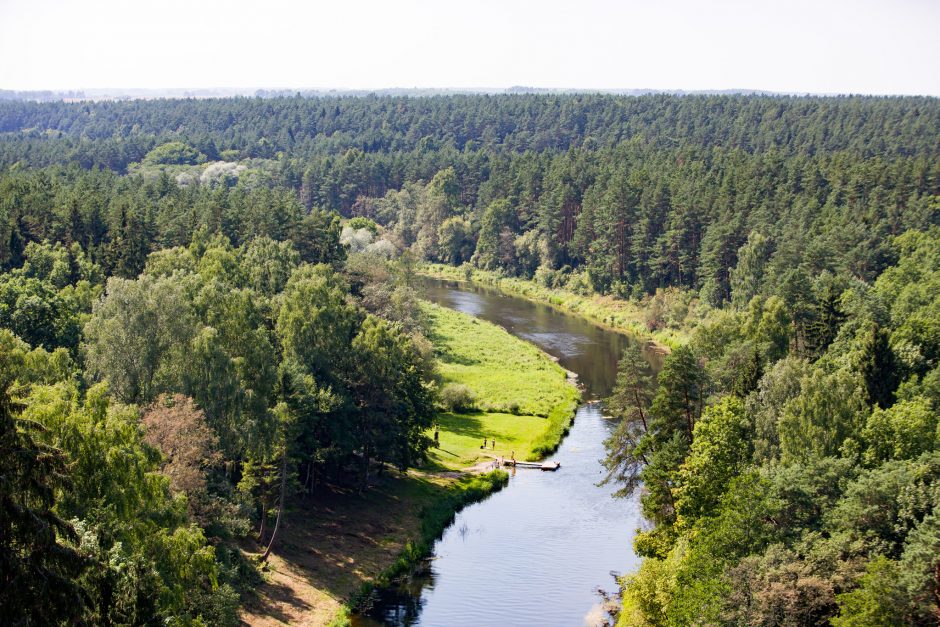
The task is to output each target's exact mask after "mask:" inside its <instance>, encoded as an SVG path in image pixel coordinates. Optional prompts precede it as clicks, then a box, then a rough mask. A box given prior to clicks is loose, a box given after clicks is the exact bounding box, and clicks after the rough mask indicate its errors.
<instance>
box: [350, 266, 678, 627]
mask: <svg viewBox="0 0 940 627" xmlns="http://www.w3.org/2000/svg"><path fill="white" fill-rule="evenodd" d="M423 291H424V294H423V295H424V297H425V298H427V299H428V300H430V301H432V302H435V303H437V304H439V305H442V306H445V307H451V308H453V309H456V310H458V311H462V312H465V313H468V314H471V315H474V316H477V317H479V318H481V319H484V320H488V321H490V322H494V323H496V324H498V325H500V326H502V327H503V328H505V329H507V330H508V331H509V332H510V333H512V334H513V335H516V336H518V337H521V338H523V339H525V340H527V341H529V342H532V343H533V344H535V345H537V346H539V347H540V348H542V349H543V350H544V351H545V352H547V353H548V354H550V355H553V356H554V357H556V358H557V359H558V362H559V363H560V364H561V365H562V366H563V367H564V368H567V369H568V370H571V371H573V372H575V373H576V374H577V375H578V378H579V382H580V383H581V385H582V386H583V388H584V404H582V405H581V406H580V407H579V408H578V410H577V415H576V417H575V421H574V425H573V426H572V428H571V432H570V433H569V434H568V436H567V437H566V438H565V439H564V441H563V442H562V444H561V446H560V448H559V449H558V451H557V453H556V454H554V455H552V456H551V459H555V460H558V461H560V462H561V469H560V470H559V471H558V472H554V473H552V472H540V471H538V470H527V469H519V470H518V471H516V472H515V473H514V474H513V476H512V478H511V480H510V482H509V485H508V486H507V487H506V488H504V489H503V490H501V491H500V492H497V493H496V494H494V495H492V496H490V497H488V498H487V499H485V500H483V501H481V502H479V503H475V504H473V505H470V506H469V507H467V508H465V509H464V510H463V511H461V512H460V513H459V514H458V515H457V517H456V519H455V520H454V523H453V524H452V525H451V526H450V527H448V528H447V529H446V530H445V531H444V534H443V536H442V537H441V538H440V540H438V542H437V543H436V544H435V546H434V557H433V559H432V560H431V562H430V572H428V573H426V574H423V575H420V576H416V577H412V578H411V579H410V580H409V581H407V582H405V583H402V584H399V585H396V586H393V587H392V588H389V589H385V590H381V591H379V593H378V597H377V599H376V602H375V604H374V605H373V607H372V609H371V610H370V611H369V612H368V613H367V614H366V615H359V616H355V617H354V618H353V625H355V626H356V627H372V626H375V625H422V626H428V627H463V626H468V627H469V626H474V627H476V626H488V625H514V626H526V625H538V626H546V625H548V626H567V625H571V626H580V625H585V624H597V621H598V619H599V618H602V617H603V613H602V611H601V610H600V605H599V602H600V601H601V597H600V595H599V593H598V590H599V589H602V590H606V591H609V592H613V591H615V590H616V581H615V579H614V575H615V574H619V573H623V572H628V571H630V570H632V569H633V568H634V567H635V566H637V564H638V561H639V558H637V557H636V556H635V555H634V554H633V551H632V540H633V534H634V531H635V530H636V528H637V527H638V526H639V525H640V523H641V516H640V512H639V503H638V500H637V499H635V498H633V499H615V498H612V496H611V494H612V492H613V491H614V487H613V486H598V485H597V482H598V481H600V480H601V479H602V478H603V476H604V468H603V466H602V465H601V463H600V460H601V459H602V458H603V457H604V444H603V442H604V439H605V438H606V437H607V435H608V433H609V430H610V428H611V425H610V423H609V421H608V420H605V419H604V418H603V416H602V406H601V405H600V404H599V403H597V402H593V401H596V400H597V399H599V398H603V397H604V396H606V395H608V394H609V392H610V389H611V387H612V386H613V383H614V380H615V378H616V366H617V360H618V358H619V356H620V354H621V353H622V351H623V349H624V347H625V346H626V345H627V344H629V343H630V342H632V341H635V340H633V339H631V338H629V337H627V336H625V335H622V334H619V333H614V332H611V331H607V330H604V329H602V328H600V327H598V326H595V325H593V324H591V323H589V322H586V321H584V320H582V319H580V318H577V317H574V316H570V315H566V314H563V313H560V312H558V311H556V310H554V309H552V308H550V307H547V306H545V305H540V304H537V303H532V302H529V301H527V300H524V299H521V298H517V297H513V296H507V295H504V294H502V293H500V292H498V291H496V290H494V289H491V288H486V287H481V286H476V285H468V284H462V283H456V282H445V281H437V280H430V279H429V280H426V281H424V284H423ZM648 360H649V361H650V364H651V368H653V369H654V370H658V368H659V367H660V366H661V357H660V356H659V355H656V354H654V353H649V354H648Z"/></svg>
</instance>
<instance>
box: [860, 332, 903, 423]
mask: <svg viewBox="0 0 940 627" xmlns="http://www.w3.org/2000/svg"><path fill="white" fill-rule="evenodd" d="M860 339H861V342H860V344H861V345H860V346H859V350H858V353H857V356H856V364H857V365H856V369H857V370H858V372H859V373H860V374H861V375H862V379H863V380H864V382H865V389H866V391H867V393H868V394H867V396H868V402H869V403H871V404H872V405H875V406H877V407H881V408H888V407H890V406H891V404H892V403H894V391H895V390H896V389H897V386H898V364H897V360H896V359H895V357H894V351H892V350H891V344H890V338H889V334H888V332H887V331H885V330H884V329H882V328H881V327H879V326H878V325H877V324H875V323H872V324H871V325H870V326H869V327H868V328H867V329H865V330H863V331H862V333H861V338H860Z"/></svg>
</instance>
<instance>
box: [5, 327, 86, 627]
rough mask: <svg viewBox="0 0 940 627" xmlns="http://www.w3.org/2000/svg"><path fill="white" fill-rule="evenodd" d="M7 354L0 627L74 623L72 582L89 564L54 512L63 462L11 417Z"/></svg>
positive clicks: (15, 367) (15, 363) (17, 363)
mask: <svg viewBox="0 0 940 627" xmlns="http://www.w3.org/2000/svg"><path fill="white" fill-rule="evenodd" d="M10 349H11V346H10V344H9V343H4V345H3V346H2V347H0V477H2V480H0V621H2V622H4V623H8V624H31V623H36V624H60V623H63V622H77V621H79V620H80V618H81V616H82V615H83V613H84V611H85V606H86V604H87V603H88V595H87V593H86V592H85V590H84V589H83V588H82V587H81V585H80V584H79V583H78V578H79V576H80V575H81V574H82V572H83V571H84V570H85V569H86V568H87V567H88V566H89V565H90V561H89V560H88V558H87V556H85V555H83V554H82V553H81V552H80V551H78V550H76V548H75V544H76V542H77V540H78V536H77V534H76V533H75V530H74V528H73V527H72V525H71V524H70V523H68V522H66V520H64V519H63V518H62V517H61V516H60V514H59V513H57V512H56V511H55V505H56V492H57V491H59V490H62V489H63V488H65V489H67V488H68V486H69V476H68V473H69V467H68V459H67V457H66V456H65V455H64V453H63V452H62V451H61V450H60V449H58V448H56V447H55V446H52V445H49V444H45V443H41V442H37V441H36V440H35V439H34V437H33V435H32V434H33V433H35V432H37V431H42V430H43V427H42V425H40V424H38V423H36V422H35V421H30V420H22V419H19V418H17V417H16V416H15V414H14V412H17V410H18V409H19V407H18V404H17V403H16V402H15V401H14V400H13V399H12V398H11V393H14V392H15V390H13V389H11V388H12V386H14V385H15V384H14V381H15V379H16V378H17V377H18V376H19V373H20V371H21V369H22V368H23V366H24V364H23V361H22V354H21V353H19V354H18V353H17V351H15V350H10Z"/></svg>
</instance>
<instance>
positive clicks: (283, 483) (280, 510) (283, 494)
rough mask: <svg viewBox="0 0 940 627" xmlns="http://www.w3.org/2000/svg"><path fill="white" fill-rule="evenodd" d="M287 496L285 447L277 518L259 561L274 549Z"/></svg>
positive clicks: (285, 449) (264, 558) (282, 455)
mask: <svg viewBox="0 0 940 627" xmlns="http://www.w3.org/2000/svg"><path fill="white" fill-rule="evenodd" d="M286 496H287V446H286V445H285V446H284V452H283V453H282V454H281V497H280V500H279V501H278V504H277V518H276V519H275V520H274V531H272V532H271V541H270V542H269V543H268V548H266V549H265V550H264V555H262V556H261V561H262V562H264V561H266V560H267V559H268V556H269V555H270V554H271V549H272V548H274V539H275V538H276V537H277V530H278V529H279V528H280V526H281V517H282V516H284V500H285V497H286Z"/></svg>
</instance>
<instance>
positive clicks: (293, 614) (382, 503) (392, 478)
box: [247, 471, 447, 624]
mask: <svg viewBox="0 0 940 627" xmlns="http://www.w3.org/2000/svg"><path fill="white" fill-rule="evenodd" d="M446 491H447V487H446V485H443V484H442V483H441V482H439V481H435V480H433V479H428V478H423V477H417V476H414V475H402V474H399V473H397V472H395V471H391V472H389V473H387V474H385V475H384V476H381V477H376V479H375V485H373V486H371V487H370V488H369V489H367V490H365V491H364V492H363V493H361V494H360V493H358V492H357V491H355V490H350V489H344V488H339V487H328V488H322V489H321V491H320V492H319V493H317V494H315V495H314V496H313V497H311V498H302V497H297V498H296V499H295V500H294V502H293V504H292V506H289V510H288V511H287V512H286V515H285V518H284V521H283V535H281V536H280V537H279V539H278V542H277V543H276V544H275V548H274V555H275V556H276V557H277V558H278V559H279V560H281V561H283V563H284V566H285V567H286V568H287V571H288V572H286V573H284V574H286V580H285V583H281V582H272V581H266V582H265V583H264V584H262V585H261V586H259V587H258V589H257V592H256V594H255V595H254V598H252V599H251V600H250V601H249V603H248V604H247V605H248V606H249V607H250V608H254V609H255V612H256V613H260V614H263V615H266V616H271V617H273V618H276V619H277V620H280V621H281V622H285V623H288V624H291V623H295V622H304V621H302V620H300V619H299V618H298V617H300V616H305V615H307V614H308V613H310V612H314V613H316V611H317V608H312V607H310V604H309V603H308V602H307V601H305V600H304V599H303V598H301V596H304V597H307V598H316V597H317V596H318V595H315V594H313V595H312V594H311V592H312V591H311V589H315V590H317V591H320V592H321V593H326V594H328V595H329V596H330V597H333V598H334V599H338V600H340V601H342V600H344V599H347V598H349V597H350V595H353V594H354V593H356V592H358V591H359V590H360V589H361V588H362V586H363V584H365V583H367V582H369V581H371V580H372V579H373V578H374V577H375V576H377V575H378V574H379V573H381V572H383V571H384V570H386V569H388V568H389V567H390V566H391V565H392V564H393V563H394V562H395V560H396V559H397V558H398V556H399V555H400V554H401V553H402V552H403V551H404V550H405V545H406V542H407V541H408V540H411V539H415V538H417V537H419V536H420V533H421V524H422V523H421V518H420V516H421V512H422V510H423V509H424V507H425V506H428V505H430V504H432V503H434V502H435V501H438V500H440V499H441V498H442V496H443V495H444V493H445V492H446ZM279 570H281V569H280V568H279ZM285 584H286V585H285ZM284 605H287V606H289V608H284ZM279 606H280V609H279ZM320 611H321V612H322V608H320ZM304 624H307V623H306V622H304Z"/></svg>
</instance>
